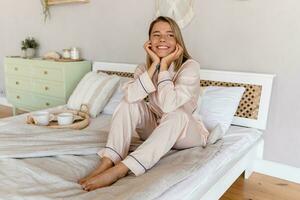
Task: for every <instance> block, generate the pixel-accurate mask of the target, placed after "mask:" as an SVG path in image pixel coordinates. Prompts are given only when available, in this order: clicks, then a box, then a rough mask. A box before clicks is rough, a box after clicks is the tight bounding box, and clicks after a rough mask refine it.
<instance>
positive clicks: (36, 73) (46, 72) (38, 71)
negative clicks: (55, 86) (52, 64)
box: [32, 67, 64, 81]
mask: <svg viewBox="0 0 300 200" xmlns="http://www.w3.org/2000/svg"><path fill="white" fill-rule="evenodd" d="M32 73H33V77H34V78H38V79H42V80H51V81H63V80H64V78H63V70H62V69H58V68H46V67H34V68H33V69H32Z"/></svg>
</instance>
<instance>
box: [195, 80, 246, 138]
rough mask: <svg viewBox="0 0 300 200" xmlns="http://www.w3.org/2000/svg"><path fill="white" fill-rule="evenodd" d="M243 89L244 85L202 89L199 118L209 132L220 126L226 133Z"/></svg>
mask: <svg viewBox="0 0 300 200" xmlns="http://www.w3.org/2000/svg"><path fill="white" fill-rule="evenodd" d="M244 91H245V88H244V87H218V86H208V87H206V88H205V89H204V93H203V96H202V97H200V99H201V103H200V106H199V104H198V106H199V107H200V109H199V114H200V116H201V119H202V121H203V123H204V125H205V127H206V128H207V130H208V131H209V132H212V131H213V130H214V129H215V128H217V126H220V127H221V129H222V132H223V133H224V134H225V133H226V131H227V130H228V128H229V126H230V124H231V122H232V120H233V117H234V114H235V112H236V110H237V108H238V106H239V103H240V100H241V98H242V96H243V93H244ZM198 103H199V101H198Z"/></svg>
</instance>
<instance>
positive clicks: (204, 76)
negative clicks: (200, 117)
mask: <svg viewBox="0 0 300 200" xmlns="http://www.w3.org/2000/svg"><path fill="white" fill-rule="evenodd" d="M136 67H137V64H126V63H110V62H94V63H93V71H97V70H102V71H113V72H128V73H134V70H135V68H136ZM200 74H201V80H208V81H217V82H226V83H227V82H228V83H241V84H250V85H258V86H260V87H261V91H260V99H259V102H258V104H259V108H258V113H257V117H256V119H249V118H245V117H237V116H235V117H234V119H233V122H232V124H234V125H239V126H246V127H252V128H258V129H262V130H265V129H266V124H267V117H268V110H269V105H270V98H271V91H272V83H273V79H274V77H275V75H273V74H258V73H247V72H232V71H219V70H206V69H200Z"/></svg>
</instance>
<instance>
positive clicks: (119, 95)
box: [102, 77, 131, 115]
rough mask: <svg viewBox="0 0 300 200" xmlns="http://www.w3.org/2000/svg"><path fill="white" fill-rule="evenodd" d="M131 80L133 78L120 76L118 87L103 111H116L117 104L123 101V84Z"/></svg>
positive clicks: (108, 112) (111, 112) (109, 113)
mask: <svg viewBox="0 0 300 200" xmlns="http://www.w3.org/2000/svg"><path fill="white" fill-rule="evenodd" d="M130 80H131V78H127V77H120V81H119V85H118V89H116V91H115V93H114V94H113V95H112V97H111V98H110V99H109V101H108V103H107V104H106V106H105V107H104V109H103V111H102V113H103V114H107V115H112V114H113V113H114V112H115V110H116V108H117V106H118V105H119V103H120V102H121V101H122V99H123V97H124V92H123V90H122V86H123V85H124V83H126V82H128V81H130Z"/></svg>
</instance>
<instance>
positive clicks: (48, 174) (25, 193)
mask: <svg viewBox="0 0 300 200" xmlns="http://www.w3.org/2000/svg"><path fill="white" fill-rule="evenodd" d="M24 119H25V118H24V116H18V117H14V118H10V119H5V120H0V137H1V139H0V149H1V150H0V154H1V159H0V199H1V200H2V199H3V200H8V199H12V200H19V199H22V200H23V199H32V200H43V199H70V200H71V199H72V200H74V199H75V200H76V199H89V200H93V199H95V200H96V199H101V200H102V199H104V200H109V199H113V200H118V199H120V200H126V199H131V200H140V199H143V200H150V199H155V198H157V197H159V196H160V195H162V194H163V193H164V192H165V191H167V190H168V189H169V188H171V187H172V186H174V185H176V184H177V183H179V182H181V181H183V180H185V179H187V178H188V177H190V176H191V175H192V174H193V173H194V172H195V171H198V170H199V169H200V168H201V167H203V166H205V165H206V163H207V162H208V161H209V160H211V159H213V158H214V157H215V156H216V155H217V154H219V153H220V150H221V149H222V145H223V143H222V142H218V143H217V144H215V145H211V146H209V147H207V148H205V149H202V148H201V147H196V148H191V149H186V150H182V151H171V152H170V153H169V154H168V155H166V156H165V157H164V158H163V159H161V160H160V161H159V162H158V163H157V164H156V165H155V166H154V167H153V168H152V169H151V170H149V171H148V172H147V173H145V174H144V175H142V176H139V177H135V176H134V175H133V174H130V175H129V176H126V177H125V178H123V179H121V180H119V181H118V182H116V183H114V184H113V185H112V186H110V187H106V188H101V189H98V190H95V191H92V192H85V191H83V190H82V189H81V186H80V185H79V184H77V181H78V180H79V179H80V178H82V177H84V176H86V175H87V174H88V173H89V172H90V171H91V170H92V169H93V168H95V167H96V166H97V165H98V164H99V157H98V156H97V155H96V154H95V153H96V152H97V151H98V150H99V148H101V147H102V146H104V145H105V138H106V135H107V134H106V133H107V130H108V129H107V128H106V130H105V128H104V129H103V127H107V125H109V118H107V117H106V118H105V117H104V118H102V119H101V121H103V123H104V125H103V123H102V124H101V123H99V119H100V118H99V119H95V120H93V121H92V122H91V125H90V126H89V127H88V128H87V129H85V130H82V131H73V130H53V129H46V128H42V127H40V128H38V129H35V128H33V127H30V126H31V125H24V123H23V122H24V121H23V120H24ZM97 120H98V121H97ZM100 127H102V129H101V130H102V131H100ZM33 129H35V130H33ZM252 140H253V139H252ZM244 142H245V145H244V148H246V147H247V146H246V144H247V142H249V141H244ZM252 142H253V141H252ZM137 145H138V142H137V143H136V146H137ZM133 146H134V145H133ZM236 151H242V149H240V148H239V149H236ZM69 154H73V155H69ZM84 154H91V155H84ZM78 155H80V156H78ZM44 156H47V157H44ZM49 156H51V157H49ZM20 157H25V158H23V159H16V158H20ZM28 157H35V158H28Z"/></svg>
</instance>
